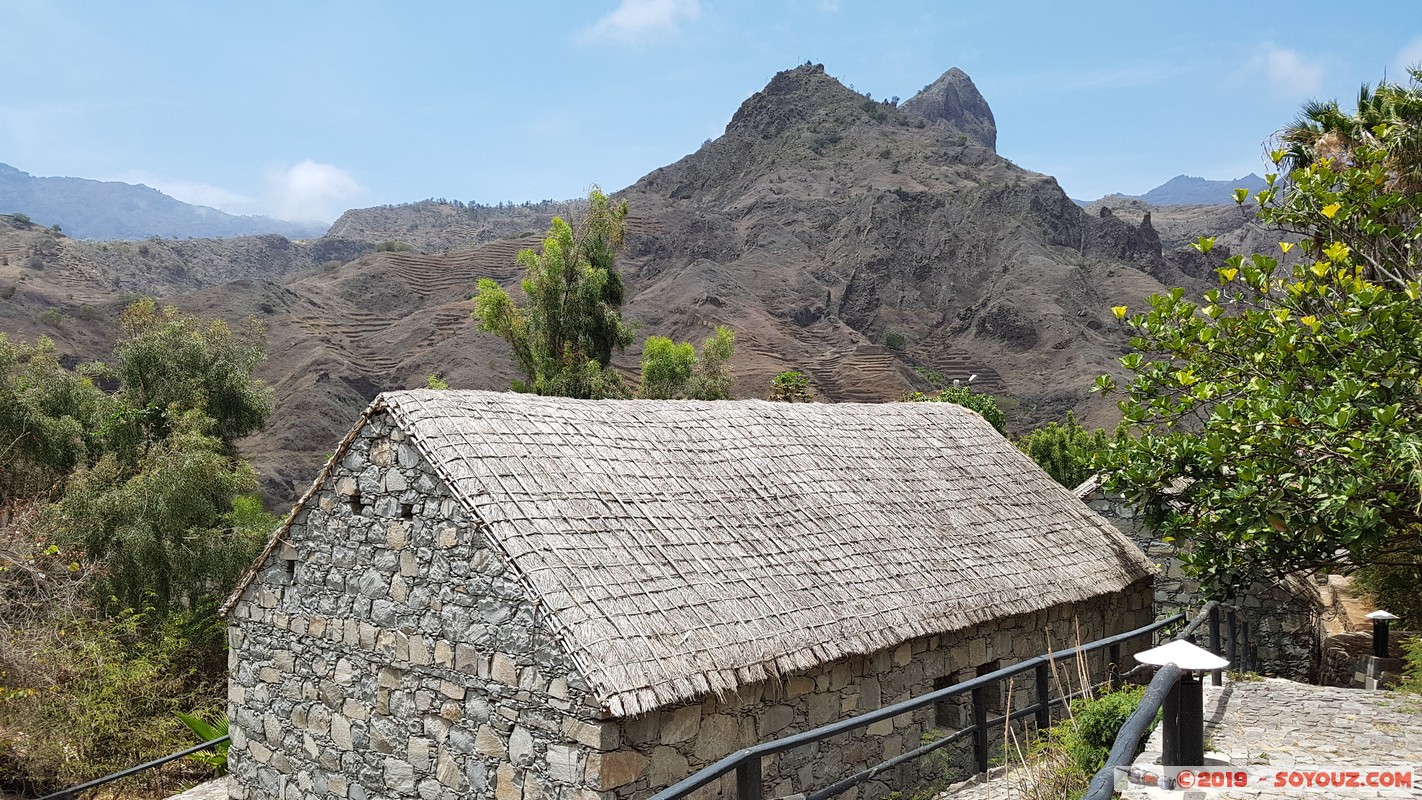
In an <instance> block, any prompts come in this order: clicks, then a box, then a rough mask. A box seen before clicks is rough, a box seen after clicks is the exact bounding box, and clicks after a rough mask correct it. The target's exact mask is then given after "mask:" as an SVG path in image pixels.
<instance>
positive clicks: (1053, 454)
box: [1017, 411, 1129, 489]
mask: <svg viewBox="0 0 1422 800" xmlns="http://www.w3.org/2000/svg"><path fill="white" fill-rule="evenodd" d="M1127 436H1129V433H1128V431H1127V429H1126V427H1125V426H1124V425H1122V426H1118V427H1117V428H1116V432H1115V434H1108V433H1106V431H1104V430H1101V429H1100V428H1098V429H1096V430H1094V431H1088V430H1087V429H1085V428H1083V427H1082V426H1081V423H1079V422H1077V421H1076V415H1075V414H1073V413H1072V412H1070V411H1068V412H1067V415H1066V421H1064V422H1049V423H1047V424H1046V425H1043V426H1042V427H1040V428H1037V429H1035V430H1033V431H1032V432H1031V433H1029V434H1027V435H1026V436H1023V437H1022V438H1021V439H1019V440H1017V449H1019V450H1021V451H1022V452H1024V453H1026V454H1027V455H1028V456H1030V457H1031V459H1032V460H1033V461H1035V462H1037V466H1039V467H1041V468H1042V469H1044V470H1046V472H1047V474H1048V475H1051V476H1052V477H1053V478H1054V479H1055V480H1056V481H1057V483H1060V484H1061V485H1063V486H1065V487H1067V488H1068V489H1074V488H1076V487H1077V486H1080V485H1081V483H1082V481H1085V480H1086V479H1087V478H1090V477H1091V476H1092V475H1093V474H1094V473H1095V470H1096V458H1097V455H1098V454H1100V453H1104V452H1105V451H1106V449H1107V448H1108V447H1110V445H1111V442H1112V441H1117V440H1121V439H1124V438H1125V437H1127Z"/></svg>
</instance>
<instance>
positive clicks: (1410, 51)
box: [1388, 36, 1422, 85]
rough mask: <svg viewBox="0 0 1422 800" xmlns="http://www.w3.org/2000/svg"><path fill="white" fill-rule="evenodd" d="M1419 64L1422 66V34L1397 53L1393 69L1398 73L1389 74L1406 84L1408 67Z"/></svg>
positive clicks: (1395, 79)
mask: <svg viewBox="0 0 1422 800" xmlns="http://www.w3.org/2000/svg"><path fill="white" fill-rule="evenodd" d="M1417 66H1422V36H1418V37H1417V38H1416V39H1413V40H1412V41H1410V42H1408V43H1407V46H1406V47H1404V48H1402V52H1401V53H1398V54H1397V58H1395V59H1393V62H1392V67H1393V70H1392V71H1394V72H1395V73H1396V74H1389V75H1388V78H1389V79H1390V80H1393V81H1396V82H1398V83H1401V84H1404V85H1405V84H1406V83H1407V70H1408V68H1409V67H1417Z"/></svg>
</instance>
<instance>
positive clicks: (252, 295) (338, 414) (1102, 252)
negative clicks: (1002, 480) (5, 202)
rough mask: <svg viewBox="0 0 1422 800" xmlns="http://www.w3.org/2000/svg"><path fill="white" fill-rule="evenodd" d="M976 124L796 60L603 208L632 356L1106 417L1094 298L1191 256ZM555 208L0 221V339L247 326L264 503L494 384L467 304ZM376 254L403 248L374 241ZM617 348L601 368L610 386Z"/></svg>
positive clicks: (489, 353) (1035, 411)
mask: <svg viewBox="0 0 1422 800" xmlns="http://www.w3.org/2000/svg"><path fill="white" fill-rule="evenodd" d="M965 128H966V129H967V130H965ZM995 133H996V131H995V129H994V128H993V127H992V117H991V112H990V111H988V110H987V104H986V102H985V101H984V100H983V99H982V97H981V96H980V95H979V94H978V93H977V90H976V89H975V88H974V87H973V85H972V81H971V80H969V79H968V77H967V76H966V75H964V74H963V73H961V72H959V71H957V70H954V71H951V72H949V73H947V74H945V75H944V76H943V77H942V78H941V79H939V80H938V81H936V82H935V83H933V84H931V85H930V86H928V87H927V88H926V89H925V90H924V92H923V93H921V94H920V96H919V97H917V98H914V99H913V100H911V101H909V102H906V103H905V104H904V106H903V107H900V108H896V107H894V106H892V105H889V104H885V103H880V102H876V101H872V100H869V99H868V98H866V97H864V96H862V95H859V94H857V93H855V92H853V91H851V90H850V89H848V88H846V87H844V86H843V85H841V84H840V83H839V82H838V81H836V80H835V79H834V78H832V77H830V76H828V75H826V74H825V73H824V70H823V69H822V68H820V67H817V66H804V67H800V68H797V69H794V70H790V71H787V72H783V73H780V74H778V75H776V76H775V77H774V79H773V80H771V82H770V83H769V85H768V86H766V88H765V90H763V91H762V92H759V93H757V94H756V95H754V96H753V97H751V98H749V99H748V100H747V101H746V102H745V103H744V104H743V106H742V107H741V109H740V110H739V111H738V112H737V113H736V114H735V116H734V118H733V119H732V120H731V121H730V123H729V125H728V126H727V128H726V132H725V134H724V135H723V136H721V137H720V138H718V139H716V140H714V141H712V142H710V143H708V144H706V145H705V146H703V147H702V148H701V149H700V150H698V151H697V152H696V153H693V154H691V155H688V156H687V157H685V158H683V159H682V160H680V161H678V162H677V163H675V164H671V165H668V166H666V167H663V168H661V169H657V170H654V171H653V172H652V173H650V174H649V175H647V176H646V177H644V178H643V179H642V180H640V181H638V182H637V183H636V184H634V185H633V186H631V187H628V188H627V189H625V190H623V191H621V192H619V193H618V195H619V196H620V197H621V198H622V199H625V200H626V201H627V202H628V204H629V206H630V208H631V216H630V217H629V235H628V238H627V246H626V249H625V250H624V254H623V258H622V260H621V266H622V269H623V271H624V274H625V277H626V283H627V287H628V296H629V298H630V300H629V303H628V305H627V308H626V315H627V316H628V317H629V318H631V319H632V320H634V321H635V322H637V323H638V324H639V326H640V334H639V341H640V340H641V339H643V338H645V336H646V335H649V334H663V335H669V336H673V337H675V338H678V339H691V340H693V341H695V342H697V343H698V344H699V343H700V342H701V341H702V340H703V339H705V338H706V337H707V336H708V335H709V334H710V333H711V331H712V330H713V328H714V327H715V326H716V325H718V324H725V325H729V326H730V327H731V328H732V329H733V330H735V332H736V336H737V348H736V356H735V359H734V361H733V370H734V375H735V385H734V392H735V394H736V395H738V396H741V397H754V396H763V394H764V393H765V391H766V389H767V386H768V384H769V382H770V379H771V378H772V377H773V376H774V375H775V374H777V373H779V372H781V371H784V370H788V369H798V370H801V371H804V372H806V373H808V374H809V375H810V376H811V379H812V386H813V389H814V391H815V393H816V395H817V397H818V398H819V399H821V400H825V401H831V402H845V401H862V402H881V401H890V400H894V399H897V398H898V397H900V396H901V395H902V394H903V393H904V392H905V391H908V390H910V389H914V388H922V389H926V388H928V383H927V381H925V379H924V378H923V377H922V373H923V372H930V373H931V372H934V371H936V372H937V373H940V374H941V375H942V376H943V377H944V378H945V379H947V380H952V379H955V378H956V379H966V378H968V376H970V375H974V374H975V375H977V376H978V379H977V381H976V383H975V385H976V386H979V387H981V388H982V389H984V390H988V391H992V392H995V393H999V394H1002V395H1004V396H1006V397H1010V398H1011V403H1010V404H1011V405H1015V406H1016V414H1015V425H1016V426H1017V427H1019V428H1022V427H1026V426H1029V425H1031V424H1033V423H1035V422H1038V421H1041V420H1045V419H1053V418H1057V417H1059V416H1060V415H1061V414H1063V413H1065V411H1066V410H1068V409H1074V410H1076V412H1077V413H1078V415H1079V416H1081V417H1082V418H1083V419H1084V420H1086V421H1087V422H1089V423H1096V424H1109V423H1110V422H1112V421H1113V416H1112V415H1113V408H1112V407H1111V405H1110V404H1109V403H1108V402H1106V401H1104V400H1102V399H1101V398H1095V397H1092V396H1091V395H1089V394H1088V391H1087V388H1088V387H1089V385H1090V383H1091V380H1092V378H1093V377H1094V376H1095V375H1097V374H1099V373H1101V372H1105V371H1111V370H1112V369H1113V368H1114V367H1115V366H1116V365H1115V358H1116V356H1117V355H1118V354H1119V353H1120V352H1121V351H1122V349H1123V347H1124V335H1123V332H1122V331H1121V330H1120V328H1119V327H1118V323H1116V321H1115V320H1114V318H1113V317H1112V316H1111V313H1110V311H1109V308H1110V307H1111V306H1113V305H1121V304H1126V305H1131V306H1137V307H1138V306H1139V305H1140V304H1141V303H1142V301H1143V299H1144V298H1145V297H1146V296H1147V295H1148V294H1150V293H1152V292H1155V291H1160V290H1161V289H1163V288H1165V287H1166V286H1171V285H1182V284H1183V285H1186V286H1187V287H1189V289H1190V290H1191V291H1198V290H1200V289H1202V288H1204V283H1205V278H1206V277H1207V276H1208V275H1209V274H1210V273H1209V264H1208V263H1206V262H1204V261H1203V260H1201V259H1199V258H1197V257H1193V256H1190V255H1187V254H1184V253H1181V252H1178V251H1175V250H1172V249H1170V248H1163V247H1162V245H1161V240H1160V235H1159V234H1158V233H1157V231H1156V230H1155V229H1154V228H1153V227H1152V226H1151V224H1150V223H1149V222H1145V223H1142V221H1141V219H1140V217H1134V216H1133V217H1132V218H1130V219H1127V217H1128V215H1130V212H1129V211H1127V210H1124V209H1123V210H1122V213H1114V212H1107V213H1105V214H1102V213H1101V211H1100V209H1093V211H1092V212H1091V213H1088V212H1086V211H1084V210H1082V209H1081V208H1079V207H1077V206H1076V205H1075V204H1074V203H1072V201H1070V200H1069V199H1068V198H1067V197H1066V195H1065V194H1064V193H1063V192H1062V191H1061V189H1060V188H1059V187H1058V186H1057V184H1056V181H1055V180H1053V179H1052V178H1051V177H1049V176H1045V175H1040V174H1037V173H1033V172H1030V171H1027V170H1024V169H1022V168H1020V167H1018V166H1016V165H1014V164H1012V163H1011V162H1009V161H1007V160H1006V159H1003V158H1001V157H1000V156H998V155H997V154H996V153H995V152H994V151H993V149H992V148H991V147H990V144H991V143H992V142H993V141H994V138H995ZM564 208H566V206H564V205H562V204H552V203H547V204H539V205H535V206H530V207H514V208H499V209H491V208H487V207H465V206H462V205H458V204H450V203H441V202H436V201H425V202H422V203H415V204H411V205H408V206H395V207H382V208H377V209H367V210H360V211H352V212H348V213H347V214H346V215H345V216H343V217H342V218H341V220H339V221H338V222H337V223H336V224H335V225H334V226H333V227H332V230H331V233H329V234H328V235H327V236H325V237H323V238H321V239H318V240H313V241H310V242H288V241H287V240H285V239H282V238H281V237H273V236H269V237H255V238H250V239H236V240H221V241H212V240H190V241H183V242H177V241H150V242H133V243H108V244H96V243H78V242H74V241H71V240H67V239H65V238H64V237H62V236H56V235H54V234H51V233H48V232H46V231H43V230H41V229H37V228H35V227H34V226H27V225H23V224H20V223H13V224H10V225H8V226H0V255H3V256H5V260H7V261H8V262H9V264H8V266H0V313H3V314H4V319H5V320H6V325H5V330H7V331H8V332H10V333H11V334H18V335H21V336H25V337H33V336H35V335H39V334H46V335H50V336H52V337H54V338H55V339H56V341H57V342H58V344H59V346H60V348H61V350H62V351H63V352H65V353H66V354H68V355H69V356H70V357H71V358H73V359H74V360H84V359H90V358H96V357H104V356H105V355H106V353H107V351H108V349H109V347H110V346H111V342H112V337H113V328H112V321H113V319H114V318H115V316H116V314H117V311H118V310H119V309H120V308H121V307H122V305H123V303H124V302H125V300H126V298H127V297H131V296H132V295H133V294H135V293H150V294H158V295H161V296H163V297H165V298H167V299H168V300H170V301H171V302H173V303H175V304H177V305H178V306H179V307H181V308H182V309H184V310H187V311H191V312H195V313H201V314H208V315H215V316H220V317H224V318H227V319H233V320H235V319H240V318H243V317H247V316H252V317H255V318H257V319H259V320H261V321H262V322H263V323H265V325H266V327H267V331H268V337H269V341H268V349H269V352H270V357H269V359H268V361H267V362H266V364H265V365H264V366H263V367H262V370H261V375H262V377H263V378H264V379H265V380H266V381H267V382H268V383H270V384H271V385H272V386H273V388H274V389H275V391H276V394H277V408H276V413H275V415H274V417H273V419H272V422H271V424H270V426H269V427H268V429H267V430H266V431H264V432H262V433H260V434H258V435H256V436H253V437H251V438H250V439H249V440H247V441H246V442H244V443H243V445H244V448H245V450H246V452H247V453H248V454H249V455H250V456H251V457H253V458H254V460H255V461H256V463H257V465H258V467H259V469H260V470H262V472H263V474H264V477H265V481H266V486H267V488H268V490H269V493H270V497H269V501H270V503H271V504H272V505H273V506H282V505H284V504H287V503H289V502H290V501H291V500H292V499H294V497H295V495H296V494H298V493H299V492H300V491H301V489H302V488H304V484H305V483H306V482H307V481H309V480H310V478H311V476H312V475H313V474H314V472H315V469H316V467H317V466H318V465H319V463H320V462H321V460H322V459H324V458H325V456H326V455H327V454H328V453H329V452H330V451H331V450H332V449H333V448H334V446H335V443H336V442H337V440H338V439H339V438H340V436H341V434H342V433H343V432H344V431H345V430H346V429H348V428H349V426H350V425H351V424H352V421H353V420H354V418H355V416H356V414H357V413H358V412H359V410H360V409H361V408H362V407H363V406H364V404H365V403H367V402H368V401H369V400H370V399H371V398H372V397H373V396H374V395H375V394H376V393H377V392H379V391H381V390H384V389H393V388H403V387H410V386H416V385H423V383H424V380H425V375H427V374H429V373H431V372H440V373H442V374H443V375H444V376H445V378H446V379H447V380H448V381H449V382H450V383H451V384H452V385H455V386H460V387H477V388H502V387H506V386H507V385H508V383H509V381H510V379H511V378H513V377H514V375H513V370H512V366H511V363H510V361H509V358H508V355H507V352H506V349H505V347H504V345H503V344H502V343H501V342H500V341H498V340H497V339H494V338H493V337H491V336H489V335H487V334H481V333H479V332H477V331H476V329H475V325H474V323H473V322H472V320H470V319H469V311H470V309H471V307H472V303H471V302H469V300H468V297H469V296H470V294H471V293H472V292H473V291H474V288H475V285H476V283H477V281H478V279H479V278H480V277H485V276H487V277H492V278H494V279H496V280H498V281H499V282H500V283H503V284H505V285H510V286H512V285H515V284H516V283H517V280H518V278H519V274H518V270H517V268H516V266H515V265H514V255H515V253H516V252H517V251H518V250H519V249H520V248H523V247H529V246H535V245H536V244H537V242H538V238H537V236H536V235H533V234H536V233H539V232H541V231H542V230H544V229H545V228H546V226H547V223H548V220H549V218H550V217H551V215H552V214H554V213H560V211H561V210H562V209H564ZM389 242H399V243H402V245H403V246H408V247H410V248H411V249H410V250H407V251H401V250H396V251H384V250H382V251H377V250H376V245H377V244H380V243H389ZM385 246H386V247H389V246H392V245H389V244H387V245H385ZM7 287H8V288H7ZM891 334H895V335H894V336H892V341H894V342H895V343H897V342H898V341H899V339H900V337H902V341H903V346H902V348H901V349H899V350H891V349H889V348H888V347H887V346H886V344H887V343H888V342H889V341H891ZM636 358H637V353H636V352H629V353H627V354H625V355H624V356H623V357H622V359H621V360H620V362H619V366H621V367H622V368H624V369H625V370H627V371H628V372H629V374H630V373H631V371H632V369H633V367H634V365H635V363H636ZM916 370H917V371H916Z"/></svg>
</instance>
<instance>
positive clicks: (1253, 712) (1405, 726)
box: [1122, 678, 1422, 800]
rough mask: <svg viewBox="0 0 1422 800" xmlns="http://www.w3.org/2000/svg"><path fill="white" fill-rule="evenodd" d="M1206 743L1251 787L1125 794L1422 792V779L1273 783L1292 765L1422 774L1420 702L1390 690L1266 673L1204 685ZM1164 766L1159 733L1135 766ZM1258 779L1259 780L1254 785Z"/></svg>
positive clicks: (1214, 797) (1216, 797)
mask: <svg viewBox="0 0 1422 800" xmlns="http://www.w3.org/2000/svg"><path fill="white" fill-rule="evenodd" d="M1205 742H1206V744H1207V745H1208V748H1209V749H1210V750H1211V751H1212V752H1211V753H1210V754H1209V756H1207V759H1206V760H1207V761H1209V760H1214V761H1216V762H1217V763H1220V764H1227V765H1229V766H1231V767H1242V768H1243V771H1244V772H1246V773H1247V775H1248V780H1249V785H1248V786H1247V787H1246V788H1242V789H1241V788H1231V789H1209V790H1203V792H1202V793H1197V792H1181V791H1175V792H1164V791H1161V790H1147V789H1141V788H1139V787H1132V788H1131V789H1130V790H1128V791H1126V792H1124V793H1123V794H1122V798H1123V799H1124V798H1131V799H1133V800H1134V799H1136V798H1146V797H1151V798H1158V797H1176V798H1182V797H1191V796H1198V797H1202V798H1209V800H1226V798H1231V799H1232V798H1240V799H1241V800H1243V799H1244V798H1262V797H1268V798H1275V797H1319V798H1324V797H1383V798H1387V797H1394V798H1396V797H1414V798H1415V797H1422V782H1419V784H1418V785H1417V786H1416V787H1415V788H1414V789H1413V790H1412V791H1411V792H1407V791H1400V790H1397V789H1390V790H1379V789H1367V788H1347V787H1344V788H1334V787H1328V788H1326V789H1324V788H1319V787H1312V788H1310V787H1307V786H1300V787H1292V786H1284V787H1281V788H1275V786H1274V784H1275V782H1276V778H1277V777H1278V774H1279V773H1283V777H1284V780H1285V781H1287V780H1288V779H1289V777H1290V773H1291V771H1292V770H1294V769H1300V770H1305V769H1311V768H1319V769H1324V770H1329V771H1334V770H1338V769H1344V770H1346V769H1351V768H1356V767H1385V768H1391V769H1393V770H1397V769H1404V770H1405V769H1412V770H1415V771H1416V772H1417V775H1416V777H1418V778H1422V705H1419V701H1418V700H1417V699H1416V698H1409V697H1407V696H1405V695H1399V694H1395V693H1392V692H1370V691H1364V690H1362V689H1342V688H1337V687H1332V686H1310V685H1308V684H1304V683H1295V682H1293V681H1286V680H1280V679H1277V678H1266V679H1264V680H1255V681H1249V680H1245V681H1238V682H1229V681H1226V682H1225V685H1224V686H1221V687H1214V686H1211V685H1209V683H1208V682H1206V684H1205ZM1159 763H1160V731H1159V730H1158V729H1157V730H1156V732H1155V733H1154V734H1152V735H1151V738H1150V742H1149V743H1148V744H1147V745H1146V751H1145V752H1144V753H1142V754H1141V757H1140V758H1138V759H1136V764H1137V765H1155V764H1159ZM1256 784H1259V785H1258V786H1257V787H1256Z"/></svg>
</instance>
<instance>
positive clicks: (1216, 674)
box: [1210, 606, 1224, 686]
mask: <svg viewBox="0 0 1422 800" xmlns="http://www.w3.org/2000/svg"><path fill="white" fill-rule="evenodd" d="M1210 652H1211V653H1214V654H1215V655H1217V656H1222V655H1224V653H1223V651H1221V650H1220V607H1219V606H1210ZM1210 683H1211V684H1212V685H1214V686H1219V685H1221V684H1223V683H1224V670H1218V669H1217V670H1211V672H1210Z"/></svg>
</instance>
